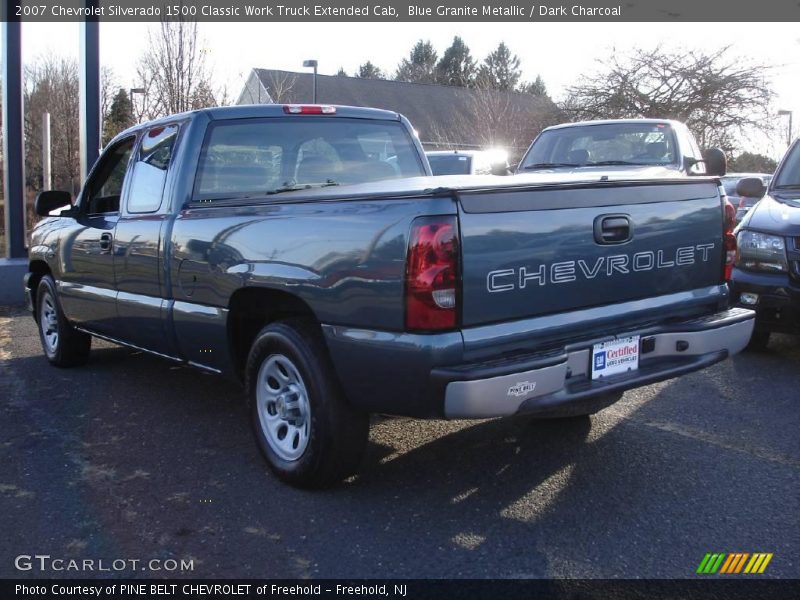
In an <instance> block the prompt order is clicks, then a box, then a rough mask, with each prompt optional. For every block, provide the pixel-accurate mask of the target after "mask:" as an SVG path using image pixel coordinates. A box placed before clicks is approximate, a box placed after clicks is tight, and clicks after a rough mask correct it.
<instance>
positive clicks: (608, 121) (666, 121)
mask: <svg viewBox="0 0 800 600" xmlns="http://www.w3.org/2000/svg"><path fill="white" fill-rule="evenodd" d="M614 123H650V124H653V125H658V124H662V125H671V126H673V127H674V126H676V125H682V123H681V122H680V121H675V120H673V119H639V118H636V119H597V120H594V121H577V122H575V123H560V124H559V125H552V126H550V127H545V128H544V130H543V131H549V130H551V129H566V128H567V127H586V126H591V125H612V124H614Z"/></svg>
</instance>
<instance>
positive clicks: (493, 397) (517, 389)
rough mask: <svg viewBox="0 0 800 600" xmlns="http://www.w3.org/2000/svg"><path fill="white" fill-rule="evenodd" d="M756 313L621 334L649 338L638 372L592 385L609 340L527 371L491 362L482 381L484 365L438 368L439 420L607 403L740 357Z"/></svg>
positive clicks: (571, 349)
mask: <svg viewBox="0 0 800 600" xmlns="http://www.w3.org/2000/svg"><path fill="white" fill-rule="evenodd" d="M754 314H755V313H753V311H751V310H747V309H742V308H732V309H730V310H726V311H723V312H720V313H717V314H714V315H710V316H707V317H703V318H699V319H692V320H688V321H685V322H681V323H677V324H670V325H664V326H657V327H650V328H645V329H641V330H634V331H625V332H620V333H619V335H617V336H616V338H624V337H630V336H633V335H639V336H640V340H641V341H644V340H647V351H646V352H644V351H642V350H640V359H639V368H638V370H636V371H630V372H627V373H621V374H619V375H613V376H609V377H605V378H602V379H598V380H592V379H591V372H590V359H591V353H592V346H593V344H595V343H598V342H603V341H609V340H611V339H614V338H613V337H606V338H602V339H592V340H587V341H585V342H581V343H579V344H572V345H570V346H568V347H566V348H564V351H563V352H561V353H555V354H550V355H548V356H544V357H541V358H538V359H536V358H535V357H534V358H533V359H532V360H531V359H530V358H529V359H528V361H527V362H528V365H526V366H527V367H528V368H525V366H522V365H519V366H520V368H519V369H515V368H514V366H515V365H513V364H509V365H507V368H505V369H501V372H498V366H497V365H496V363H495V364H494V365H493V366H492V367H491V376H488V377H480V373H481V370H482V367H476V368H475V369H474V370H470V369H469V368H468V367H467V366H462V367H459V368H456V369H444V370H441V371H440V372H439V373H438V376H439V377H449V378H451V379H452V380H451V381H449V382H448V383H447V385H446V388H445V401H444V412H445V416H446V417H447V418H450V419H465V418H487V417H500V416H506V415H512V414H516V413H541V414H550V413H553V414H558V413H559V412H560V411H562V412H569V409H570V408H574V405H575V404H578V403H591V401H592V400H593V399H594V400H599V401H603V400H604V399H606V403H607V398H608V395H609V394H613V393H615V392H621V391H624V390H627V389H631V388H635V387H639V386H642V385H648V384H651V383H655V382H657V381H663V380H665V379H670V378H672V377H677V376H678V375H682V374H684V373H689V372H692V371H696V370H698V369H702V368H704V367H707V366H709V365H712V364H714V363H716V362H719V361H721V360H724V359H725V358H727V357H728V356H732V355H733V354H736V353H738V352H740V351H741V350H742V349H743V348H744V347H745V346H746V345H747V342H748V341H749V340H750V335H751V334H752V331H753V325H754V322H755V321H754ZM537 363H538V364H537ZM484 370H485V369H484ZM459 379H460V380H459Z"/></svg>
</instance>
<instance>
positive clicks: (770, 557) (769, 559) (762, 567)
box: [758, 552, 772, 573]
mask: <svg viewBox="0 0 800 600" xmlns="http://www.w3.org/2000/svg"><path fill="white" fill-rule="evenodd" d="M771 560H772V552H770V553H769V554H767V556H766V558H764V562H762V563H761V567H760V568H759V569H758V572H759V573H763V572H764V569H766V568H767V565H768V564H769V561H771Z"/></svg>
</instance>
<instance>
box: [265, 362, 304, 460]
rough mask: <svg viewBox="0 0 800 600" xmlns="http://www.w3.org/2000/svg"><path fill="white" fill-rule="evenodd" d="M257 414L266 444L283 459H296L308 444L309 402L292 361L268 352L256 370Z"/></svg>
mask: <svg viewBox="0 0 800 600" xmlns="http://www.w3.org/2000/svg"><path fill="white" fill-rule="evenodd" d="M256 402H257V403H258V406H257V408H258V417H259V423H260V425H261V429H262V431H263V433H264V437H265V438H266V440H267V443H268V444H269V446H270V448H271V449H272V450H273V451H274V452H275V453H276V454H277V455H278V456H279V457H280V458H282V459H283V460H287V461H292V460H297V459H299V458H300V457H301V456H302V454H303V452H304V451H305V449H306V446H307V445H308V438H309V425H310V423H309V417H310V414H311V413H310V411H311V409H310V405H309V402H308V394H307V392H306V387H305V383H304V382H303V379H302V377H301V376H300V372H299V371H298V369H297V367H296V366H295V365H294V363H293V362H292V361H291V360H290V359H289V358H288V357H286V356H284V355H282V354H277V355H271V356H269V357H267V359H266V360H265V361H264V362H263V364H262V365H261V368H260V369H259V372H258V387H257V391H256Z"/></svg>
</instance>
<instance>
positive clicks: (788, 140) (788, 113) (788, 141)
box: [778, 110, 792, 146]
mask: <svg viewBox="0 0 800 600" xmlns="http://www.w3.org/2000/svg"><path fill="white" fill-rule="evenodd" d="M778 116H779V117H786V116H788V117H789V133H788V135H787V136H786V145H787V146H791V145H792V111H790V110H779V111H778Z"/></svg>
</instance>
